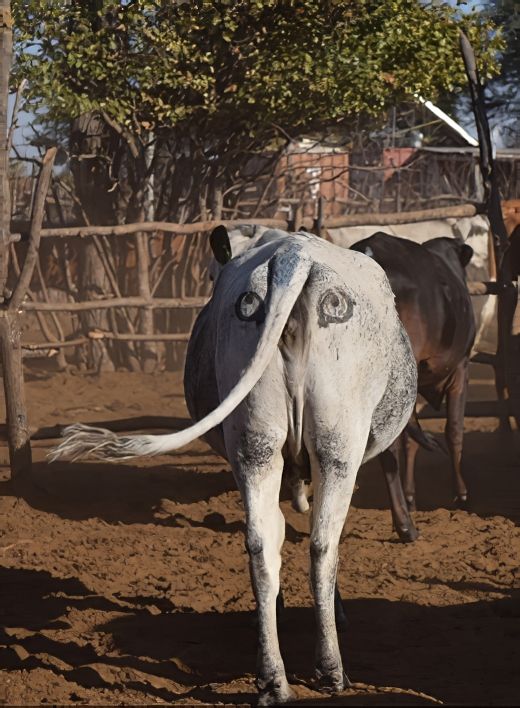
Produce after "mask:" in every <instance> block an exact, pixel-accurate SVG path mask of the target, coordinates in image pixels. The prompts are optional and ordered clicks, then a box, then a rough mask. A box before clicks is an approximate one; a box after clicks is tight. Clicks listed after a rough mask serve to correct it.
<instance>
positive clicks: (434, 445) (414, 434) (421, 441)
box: [404, 413, 448, 455]
mask: <svg viewBox="0 0 520 708" xmlns="http://www.w3.org/2000/svg"><path fill="white" fill-rule="evenodd" d="M404 432H405V433H408V435H409V436H410V437H411V438H412V440H415V442H416V443H417V444H418V445H420V446H421V447H424V449H425V450H429V451H430V452H443V453H444V454H445V455H446V454H448V451H447V450H446V447H445V445H444V444H443V443H442V442H440V441H439V440H437V438H436V437H434V436H433V435H432V434H431V433H427V432H425V431H424V430H423V429H422V428H421V425H420V423H419V420H418V419H417V413H414V415H412V417H411V418H410V420H409V421H408V424H407V426H406V428H405V429H404Z"/></svg>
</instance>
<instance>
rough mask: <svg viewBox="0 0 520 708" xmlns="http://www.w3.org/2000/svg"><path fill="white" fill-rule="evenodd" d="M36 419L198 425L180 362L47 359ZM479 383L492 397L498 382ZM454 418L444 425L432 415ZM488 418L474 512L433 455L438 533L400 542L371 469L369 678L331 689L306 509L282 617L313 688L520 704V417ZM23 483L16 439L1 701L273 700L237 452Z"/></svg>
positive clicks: (424, 528)
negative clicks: (120, 366) (500, 429)
mask: <svg viewBox="0 0 520 708" xmlns="http://www.w3.org/2000/svg"><path fill="white" fill-rule="evenodd" d="M27 393H28V397H29V401H30V413H31V423H32V425H34V426H35V427H38V426H41V425H53V424H57V423H69V422H73V421H77V420H81V421H84V422H87V421H98V420H108V419H116V418H130V417H134V418H135V417H138V416H144V415H163V416H173V417H176V418H178V419H179V420H178V423H179V425H183V424H185V423H186V422H187V421H186V418H187V414H186V410H185V406H184V399H183V395H182V387H181V381H180V376H179V375H177V374H171V373H161V374H158V375H155V376H144V375H143V376H139V375H135V374H127V373H117V374H114V375H110V376H101V377H90V376H85V375H81V376H79V375H77V376H73V375H70V374H69V375H65V374H53V375H52V376H51V375H48V374H46V373H44V372H42V371H39V370H38V369H37V368H36V367H35V366H34V365H33V367H32V370H31V372H30V373H29V375H28V385H27ZM491 394H492V391H491V387H490V382H488V381H486V380H483V379H481V380H479V381H478V385H474V386H473V389H472V395H473V397H475V396H476V397H482V395H484V396H486V397H490V396H491ZM427 427H429V429H431V430H440V423H438V422H435V423H433V422H432V423H430V424H429V425H428V426H427ZM495 427H496V421H494V420H487V419H481V420H468V424H467V430H468V433H467V435H466V458H465V463H466V471H467V478H468V481H469V484H470V486H471V492H472V508H471V512H462V511H456V510H453V509H452V508H451V506H450V496H451V495H450V482H449V472H448V465H447V459H446V458H445V457H443V456H442V454H434V453H426V452H424V453H423V452H422V451H421V452H420V454H419V460H418V467H419V472H418V480H417V484H418V506H419V509H420V511H418V512H417V513H416V515H415V518H416V523H417V525H418V527H419V530H420V534H421V535H420V539H419V540H418V541H417V542H416V543H415V544H411V545H402V544H400V543H398V542H397V539H396V536H395V534H394V533H393V532H392V528H391V521H390V512H389V511H388V508H387V498H386V490H385V486H384V481H383V477H382V475H381V472H380V471H379V469H378V467H377V464H370V465H368V466H366V467H365V468H363V469H362V471H361V473H360V476H359V480H358V481H359V489H358V491H357V492H356V495H355V499H354V504H353V506H352V508H351V509H350V512H349V516H348V522H347V529H346V534H345V537H344V540H343V541H342V545H341V563H340V571H339V584H340V588H341V591H342V594H343V597H344V599H345V608H346V612H347V615H348V620H349V628H348V631H347V632H345V633H344V634H342V635H341V645H342V650H343V653H344V657H345V660H346V666H347V670H348V673H349V675H350V678H351V680H352V681H353V682H354V688H353V689H352V690H349V691H347V692H345V693H344V694H343V695H342V696H340V697H337V698H334V699H332V700H331V699H330V698H329V697H327V696H324V695H323V694H318V693H317V692H316V691H315V690H314V689H313V684H312V667H313V639H314V616H313V610H312V603H311V596H310V591H309V583H308V528H307V526H308V519H307V517H306V516H304V515H298V514H296V513H294V512H293V511H292V510H291V509H290V506H289V502H288V501H287V500H284V501H283V502H282V506H283V510H284V512H285V514H286V518H287V539H286V544H285V547H284V565H283V574H282V577H283V588H284V594H285V601H286V606H287V607H286V611H285V615H284V618H283V624H282V626H281V629H280V636H281V643H282V653H283V655H284V658H285V662H286V668H287V672H288V676H289V680H290V683H291V684H292V685H293V687H294V690H295V692H296V695H297V697H298V700H299V701H301V703H302V704H305V703H308V704H312V705H314V704H316V703H317V702H318V701H323V703H327V704H331V705H383V706H386V705H428V704H433V703H439V702H444V703H449V704H465V705H515V704H516V705H518V702H519V699H520V570H519V563H518V559H519V555H520V531H519V529H518V526H517V525H518V521H519V520H520V464H519V462H520V456H519V448H518V440H517V436H518V433H515V434H513V435H503V434H500V433H497V432H493V431H494V428H495ZM50 444H51V443H50V442H49V441H40V442H37V443H35V444H34V450H33V453H34V458H35V460H36V463H35V466H34V474H33V478H32V480H30V481H27V482H21V483H17V484H14V483H13V482H11V481H9V473H8V467H7V450H6V449H5V448H2V449H0V463H1V465H2V466H1V481H0V703H3V704H35V703H59V704H63V703H67V704H71V703H91V704H104V705H107V704H111V705H115V704H122V703H124V704H150V703H165V702H166V703H169V702H178V703H188V704H194V703H211V704H213V703H227V702H229V703H242V704H250V703H254V702H255V695H256V692H255V687H254V680H253V674H254V669H255V641H256V638H255V626H254V613H253V598H252V593H251V589H250V582H249V574H248V568H247V558H246V553H245V549H244V538H243V530H244V522H243V512H242V507H241V503H240V499H239V495H238V493H237V492H236V491H235V488H234V483H233V479H232V476H231V473H230V471H229V468H228V466H227V464H226V463H225V462H224V461H223V460H222V459H220V458H218V457H217V456H215V455H214V454H212V453H211V452H210V450H209V449H208V448H207V446H206V445H205V444H203V443H202V442H196V443H195V444H193V445H191V446H190V447H189V448H188V449H185V450H183V451H181V453H179V454H174V455H169V456H164V457H158V458H154V459H151V460H145V461H138V462H135V463H134V462H126V463H124V464H119V465H107V464H96V463H91V464H56V465H52V466H49V465H47V464H46V463H45V453H46V451H47V449H48V448H49V446H50Z"/></svg>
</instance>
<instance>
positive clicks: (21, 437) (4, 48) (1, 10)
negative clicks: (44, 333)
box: [0, 0, 31, 477]
mask: <svg viewBox="0 0 520 708" xmlns="http://www.w3.org/2000/svg"><path fill="white" fill-rule="evenodd" d="M12 41H13V40H12V21H11V7H10V2H9V0H0V302H1V303H5V302H6V299H7V298H8V297H9V293H8V292H7V289H6V288H7V274H8V264H9V241H10V218H11V204H10V193H9V154H8V142H7V141H8V134H7V111H8V97H9V72H10V70H11V55H12ZM0 359H1V361H2V376H3V383H4V392H5V408H6V421H7V437H8V442H9V459H10V463H11V475H12V476H13V477H16V476H19V475H21V474H23V473H28V472H30V470H31V447H30V441H29V438H30V433H29V426H28V422H27V412H26V408H25V396H24V385H23V369H22V350H21V348H20V327H19V315H18V312H17V311H15V310H9V309H8V307H7V306H6V305H3V306H2V308H1V309H0Z"/></svg>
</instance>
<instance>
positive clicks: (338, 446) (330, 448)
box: [315, 430, 348, 478]
mask: <svg viewBox="0 0 520 708" xmlns="http://www.w3.org/2000/svg"><path fill="white" fill-rule="evenodd" d="M315 445H316V457H317V458H318V462H319V465H320V468H321V471H322V473H323V474H324V475H325V476H327V477H328V476H330V475H333V476H334V477H339V478H342V477H346V476H347V475H348V465H347V463H346V462H345V459H344V454H345V449H346V448H345V445H344V444H343V442H342V440H341V437H340V435H339V434H338V433H337V432H336V431H334V430H327V431H325V430H320V432H319V433H318V434H317V437H316V443H315ZM341 453H343V454H341Z"/></svg>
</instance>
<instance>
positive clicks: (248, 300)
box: [235, 291, 265, 322]
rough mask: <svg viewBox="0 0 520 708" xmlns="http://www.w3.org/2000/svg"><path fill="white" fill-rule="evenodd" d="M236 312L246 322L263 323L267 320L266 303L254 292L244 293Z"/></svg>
mask: <svg viewBox="0 0 520 708" xmlns="http://www.w3.org/2000/svg"><path fill="white" fill-rule="evenodd" d="M235 312H236V315H237V317H238V319H239V320H242V321H244V322H263V321H264V319H265V308H264V301H263V300H262V298H261V297H260V295H257V294H256V293H254V292H252V291H248V292H246V293H242V295H240V297H239V298H238V300H237V301H236V303H235Z"/></svg>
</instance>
